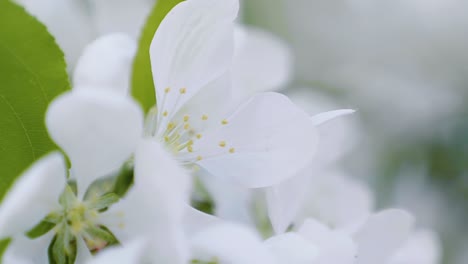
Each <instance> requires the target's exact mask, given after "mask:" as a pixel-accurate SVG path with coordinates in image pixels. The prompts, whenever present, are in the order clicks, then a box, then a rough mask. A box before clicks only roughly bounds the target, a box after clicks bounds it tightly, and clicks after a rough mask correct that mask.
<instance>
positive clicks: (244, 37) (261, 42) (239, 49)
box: [232, 25, 293, 98]
mask: <svg viewBox="0 0 468 264" xmlns="http://www.w3.org/2000/svg"><path fill="white" fill-rule="evenodd" d="M234 36H235V40H236V49H235V55H234V60H233V66H232V74H233V82H234V94H235V95H236V96H238V97H240V98H245V97H246V96H252V95H253V94H254V93H256V92H267V91H274V90H278V89H280V88H282V87H283V86H284V85H286V83H287V82H288V81H289V80H290V78H291V73H292V66H293V65H292V52H291V50H290V49H289V47H288V45H287V44H286V43H285V42H283V41H282V40H281V39H279V38H278V37H276V36H274V35H273V34H271V33H269V32H267V31H264V30H261V29H259V28H254V27H246V26H241V25H238V26H237V27H236V31H235V35H234Z"/></svg>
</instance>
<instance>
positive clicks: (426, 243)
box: [389, 230, 442, 264]
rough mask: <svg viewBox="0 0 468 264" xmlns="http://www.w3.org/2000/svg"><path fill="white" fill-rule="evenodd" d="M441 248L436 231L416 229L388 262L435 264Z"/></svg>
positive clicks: (393, 263)
mask: <svg viewBox="0 0 468 264" xmlns="http://www.w3.org/2000/svg"><path fill="white" fill-rule="evenodd" d="M441 249H442V248H441V243H440V240H439V238H438V236H437V234H436V233H434V232H433V231H431V230H417V231H415V232H413V233H412V234H411V235H410V237H409V239H408V240H407V241H406V243H405V244H404V245H403V246H402V247H401V248H400V249H398V251H397V252H396V254H394V255H393V257H392V259H391V260H390V262H389V264H412V263H418V264H437V263H440V262H441V259H442V254H441V253H442V252H441Z"/></svg>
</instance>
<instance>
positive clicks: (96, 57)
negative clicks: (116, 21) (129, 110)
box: [73, 33, 137, 94]
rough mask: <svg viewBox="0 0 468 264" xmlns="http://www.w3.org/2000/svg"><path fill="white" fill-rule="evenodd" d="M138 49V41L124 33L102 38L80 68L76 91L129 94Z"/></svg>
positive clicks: (87, 52)
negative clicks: (94, 90) (105, 91)
mask: <svg viewBox="0 0 468 264" xmlns="http://www.w3.org/2000/svg"><path fill="white" fill-rule="evenodd" d="M136 50H137V43H136V40H134V39H132V38H131V37H129V36H127V35H125V34H123V33H114V34H109V35H105V36H103V37H100V38H98V39H97V40H95V41H94V42H92V43H91V44H89V45H88V46H87V47H86V49H85V50H84V52H83V55H82V56H81V57H80V60H79V61H78V64H77V65H76V68H75V72H74V75H73V87H74V88H73V89H75V90H77V89H107V90H110V91H115V92H117V93H120V94H127V93H128V91H129V88H130V74H131V68H132V65H133V58H134V56H135V54H136Z"/></svg>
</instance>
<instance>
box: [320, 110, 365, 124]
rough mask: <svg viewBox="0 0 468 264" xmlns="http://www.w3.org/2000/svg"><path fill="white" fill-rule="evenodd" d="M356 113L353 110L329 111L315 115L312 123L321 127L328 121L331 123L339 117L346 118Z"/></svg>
mask: <svg viewBox="0 0 468 264" xmlns="http://www.w3.org/2000/svg"><path fill="white" fill-rule="evenodd" d="M354 112H356V111H354V110H352V109H341V110H334V111H328V112H323V113H320V114H317V115H314V116H312V117H311V119H312V122H313V123H314V125H316V126H320V125H322V124H325V123H326V122H328V121H331V120H333V119H335V118H337V117H340V116H344V115H349V114H352V113H354Z"/></svg>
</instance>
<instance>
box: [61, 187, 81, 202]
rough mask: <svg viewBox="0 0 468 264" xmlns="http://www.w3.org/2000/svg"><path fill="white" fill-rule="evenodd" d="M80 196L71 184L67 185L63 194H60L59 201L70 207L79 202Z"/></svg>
mask: <svg viewBox="0 0 468 264" xmlns="http://www.w3.org/2000/svg"><path fill="white" fill-rule="evenodd" d="M77 200H78V198H77V197H76V194H75V192H74V191H73V188H72V187H71V186H70V185H68V184H67V185H66V186H65V189H64V190H63V192H62V194H61V195H60V198H59V203H60V204H61V205H62V206H63V207H64V208H70V207H72V206H73V205H74V204H76V203H77Z"/></svg>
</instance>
